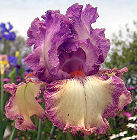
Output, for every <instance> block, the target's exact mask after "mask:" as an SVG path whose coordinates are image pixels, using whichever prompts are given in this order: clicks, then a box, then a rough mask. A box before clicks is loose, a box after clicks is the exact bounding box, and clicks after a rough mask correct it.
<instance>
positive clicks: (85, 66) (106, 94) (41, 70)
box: [5, 4, 131, 135]
mask: <svg viewBox="0 0 137 140" xmlns="http://www.w3.org/2000/svg"><path fill="white" fill-rule="evenodd" d="M97 18H98V13H97V8H94V7H92V6H91V5H89V4H88V5H86V7H85V9H84V10H83V6H82V5H79V4H74V5H72V6H71V7H69V8H68V10H67V12H66V14H65V15H62V14H60V12H59V11H47V12H46V14H45V15H43V16H42V20H40V19H39V18H36V19H35V20H34V21H33V22H32V24H31V27H30V28H29V30H28V37H29V38H28V40H27V45H28V47H31V46H32V45H34V50H33V52H32V53H31V54H29V55H28V56H27V57H26V58H25V61H24V62H25V63H26V65H27V66H28V67H30V68H31V69H32V70H33V73H30V74H29V75H27V76H26V78H25V81H28V79H31V80H32V79H35V80H33V82H32V83H31V82H27V83H26V82H25V83H23V84H21V85H20V84H19V85H18V86H15V85H14V87H15V88H13V87H12V88H7V90H9V91H10V93H12V94H14V95H13V96H12V97H11V99H10V100H9V103H8V105H7V106H6V115H7V117H9V118H10V119H16V127H17V128H19V129H21V130H24V129H30V128H34V127H32V126H34V125H33V124H32V122H31V121H30V117H31V116H32V115H34V114H36V115H38V116H43V115H44V113H43V109H42V108H41V107H40V106H39V104H38V102H37V101H36V100H34V97H36V96H35V95H36V92H38V90H39V89H40V84H38V83H39V82H40V81H41V82H42V83H46V84H45V85H46V87H45V91H44V100H45V112H46V114H47V117H48V118H49V119H50V120H51V121H52V122H53V124H54V125H55V126H57V127H59V128H60V129H63V131H64V132H67V131H70V132H72V133H73V134H76V133H77V131H81V132H82V133H84V134H87V135H90V134H92V133H93V132H97V133H105V131H106V130H107V129H108V128H109V124H108V121H107V118H109V117H114V116H115V115H116V114H117V113H118V111H121V110H122V109H123V107H124V106H125V105H127V104H129V103H131V95H130V92H129V91H128V90H127V89H126V87H125V85H124V82H123V80H122V79H121V76H122V75H123V74H124V72H126V71H127V68H123V69H121V70H117V69H116V68H114V69H100V65H101V64H102V63H103V62H104V60H105V58H106V56H107V53H108V51H109V47H110V41H109V40H108V39H106V38H105V34H104V31H105V30H104V29H94V28H93V27H92V26H91V24H92V23H94V22H95V21H96V19H97ZM36 79H37V80H36ZM29 81H30V80H29ZM28 84H29V85H28ZM8 87H10V85H8ZM17 87H18V88H17ZM33 87H35V88H36V89H35V88H34V90H33ZM5 88H6V87H5ZM25 88H26V89H25ZM24 91H26V92H27V91H29V92H27V93H26V92H24ZM32 95H33V96H32ZM29 96H31V99H32V103H31V100H30V99H28V97H29ZM32 97H33V98H32ZM18 100H21V102H19V101H18ZM25 102H26V103H30V104H32V106H31V108H24V107H22V105H23V104H25ZM16 109H17V111H16ZM11 113H12V114H13V116H11ZM18 116H19V117H18ZM20 116H21V117H20ZM18 118H21V121H20V119H18ZM18 122H20V123H18ZM26 122H28V123H26ZM27 124H30V125H29V126H27ZM30 126H31V127H30Z"/></svg>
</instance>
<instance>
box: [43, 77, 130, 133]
mask: <svg viewBox="0 0 137 140" xmlns="http://www.w3.org/2000/svg"><path fill="white" fill-rule="evenodd" d="M44 99H45V104H46V111H47V113H48V115H49V118H50V120H51V121H52V122H53V124H54V125H55V126H57V127H59V128H60V129H63V131H64V132H67V131H70V132H72V133H73V134H75V133H76V132H77V131H81V132H83V133H84V134H86V135H90V134H92V133H93V132H97V133H105V131H106V130H107V129H108V128H109V124H108V122H107V120H106V118H108V117H114V116H115V115H116V114H117V113H118V111H120V110H122V108H123V107H124V106H125V105H127V104H129V103H130V102H131V95H130V92H129V91H128V90H127V89H126V87H125V85H124V82H123V81H122V80H121V79H120V78H119V77H117V76H112V77H110V78H109V79H107V80H102V79H101V78H98V77H96V76H88V77H87V78H86V79H83V80H78V79H69V80H62V81H58V82H53V83H51V84H49V85H48V86H47V91H46V92H45V94H44Z"/></svg>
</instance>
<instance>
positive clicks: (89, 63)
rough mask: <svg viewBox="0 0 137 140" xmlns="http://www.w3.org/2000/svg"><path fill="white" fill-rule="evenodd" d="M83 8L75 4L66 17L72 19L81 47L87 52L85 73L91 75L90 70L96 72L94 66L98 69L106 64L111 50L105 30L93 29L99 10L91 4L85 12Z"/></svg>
mask: <svg viewBox="0 0 137 140" xmlns="http://www.w3.org/2000/svg"><path fill="white" fill-rule="evenodd" d="M82 8H83V6H82V5H78V4H74V5H72V6H71V7H69V8H68V10H67V12H66V16H68V17H69V18H71V20H72V24H73V26H74V29H75V30H76V33H77V35H78V40H79V42H83V43H80V44H79V47H81V48H82V49H83V50H84V51H85V53H86V58H88V59H87V60H86V65H85V70H84V71H85V72H86V73H87V74H88V75H89V74H90V71H89V70H88V69H90V70H91V69H93V70H91V71H94V67H93V66H95V67H98V65H100V64H101V63H103V62H104V60H105V58H106V56H107V53H108V51H109V49H110V41H109V40H108V39H106V38H105V34H104V31H105V29H93V28H92V27H91V24H92V23H93V22H95V21H96V19H97V18H98V13H97V8H94V7H92V6H91V5H89V4H88V5H86V7H85V9H84V10H82ZM84 42H85V43H84Z"/></svg>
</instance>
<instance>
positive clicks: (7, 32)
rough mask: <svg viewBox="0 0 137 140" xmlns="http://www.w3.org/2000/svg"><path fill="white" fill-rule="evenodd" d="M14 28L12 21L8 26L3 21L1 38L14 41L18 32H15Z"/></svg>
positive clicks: (0, 30)
mask: <svg viewBox="0 0 137 140" xmlns="http://www.w3.org/2000/svg"><path fill="white" fill-rule="evenodd" d="M12 29H13V26H12V25H11V23H10V22H8V27H6V24H5V23H1V24H0V34H1V38H4V39H7V40H11V41H14V40H15V39H16V34H15V32H12V31H11V30H12Z"/></svg>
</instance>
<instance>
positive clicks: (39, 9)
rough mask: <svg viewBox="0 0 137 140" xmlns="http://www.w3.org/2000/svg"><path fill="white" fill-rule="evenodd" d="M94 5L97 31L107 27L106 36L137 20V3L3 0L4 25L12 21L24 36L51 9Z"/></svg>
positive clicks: (0, 7) (0, 8)
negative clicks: (96, 12) (37, 18)
mask: <svg viewBox="0 0 137 140" xmlns="http://www.w3.org/2000/svg"><path fill="white" fill-rule="evenodd" d="M74 3H80V4H84V5H86V4H91V5H93V6H94V7H98V13H99V18H98V19H97V22H96V23H95V24H94V25H93V26H94V28H106V36H107V37H108V38H111V34H112V33H114V32H117V31H118V30H119V29H120V28H124V25H125V24H129V25H130V26H131V25H132V23H133V20H137V0H0V22H8V21H10V22H11V23H12V24H13V25H14V29H15V30H17V31H18V33H19V34H20V35H22V36H24V37H26V36H27V30H28V28H29V26H30V24H31V22H32V21H33V19H34V18H36V17H39V18H40V16H41V15H43V14H44V13H45V12H46V11H47V10H54V9H60V11H61V13H63V14H64V13H65V11H66V9H67V8H68V7H69V6H70V5H72V4H74Z"/></svg>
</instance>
